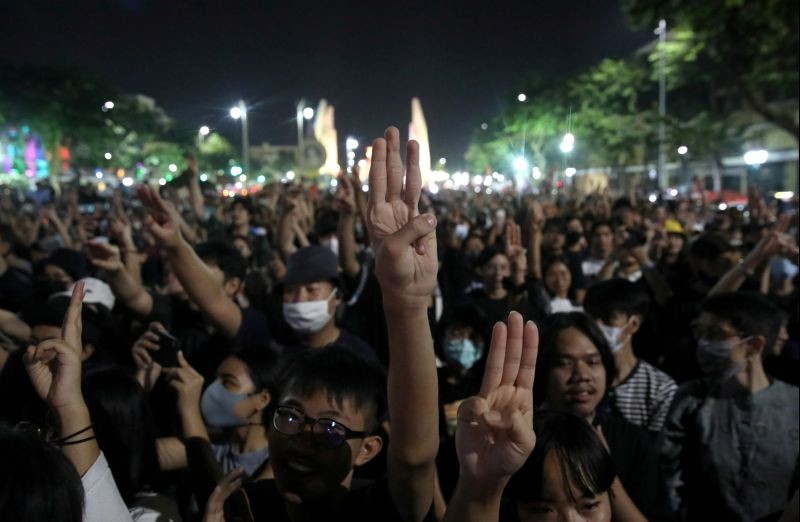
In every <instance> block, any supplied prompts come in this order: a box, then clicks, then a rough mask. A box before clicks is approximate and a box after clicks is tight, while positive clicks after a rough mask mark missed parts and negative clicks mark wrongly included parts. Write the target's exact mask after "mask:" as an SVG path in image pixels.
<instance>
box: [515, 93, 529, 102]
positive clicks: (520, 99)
mask: <svg viewBox="0 0 800 522" xmlns="http://www.w3.org/2000/svg"><path fill="white" fill-rule="evenodd" d="M527 99H528V96H527V95H526V94H525V93H524V92H521V93H519V94H517V101H518V102H520V103H524V102H525V101H526V100H527Z"/></svg>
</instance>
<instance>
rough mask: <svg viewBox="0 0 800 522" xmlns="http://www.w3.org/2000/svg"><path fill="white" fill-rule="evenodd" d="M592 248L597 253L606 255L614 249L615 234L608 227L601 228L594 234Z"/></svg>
mask: <svg viewBox="0 0 800 522" xmlns="http://www.w3.org/2000/svg"><path fill="white" fill-rule="evenodd" d="M592 248H593V249H594V251H595V252H596V253H599V254H601V255H605V254H608V253H610V252H611V251H612V250H613V249H614V234H612V233H611V228H610V227H608V226H605V225H603V226H599V227H597V229H596V230H595V231H594V234H592Z"/></svg>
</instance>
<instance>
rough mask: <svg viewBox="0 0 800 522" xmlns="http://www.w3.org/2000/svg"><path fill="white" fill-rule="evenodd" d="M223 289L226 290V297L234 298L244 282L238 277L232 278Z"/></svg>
mask: <svg viewBox="0 0 800 522" xmlns="http://www.w3.org/2000/svg"><path fill="white" fill-rule="evenodd" d="M222 286H223V289H224V290H225V295H227V296H231V297H232V296H234V295H236V292H238V291H239V288H241V286H242V280H241V279H239V278H238V277H231V278H230V279H228V280H227V281H225V283H224V284H223V285H222Z"/></svg>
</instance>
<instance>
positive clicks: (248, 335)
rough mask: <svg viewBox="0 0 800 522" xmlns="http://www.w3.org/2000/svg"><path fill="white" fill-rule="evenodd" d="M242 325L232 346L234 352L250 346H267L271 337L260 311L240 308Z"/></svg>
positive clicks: (264, 317)
mask: <svg viewBox="0 0 800 522" xmlns="http://www.w3.org/2000/svg"><path fill="white" fill-rule="evenodd" d="M241 310H242V324H241V325H240V326H239V331H238V332H237V333H236V337H234V338H233V345H234V347H235V349H236V350H241V349H243V348H247V347H250V346H269V344H270V341H271V340H272V337H271V336H270V333H269V327H268V326H267V318H266V316H265V315H264V314H263V312H261V311H260V310H254V309H252V308H242V309H241Z"/></svg>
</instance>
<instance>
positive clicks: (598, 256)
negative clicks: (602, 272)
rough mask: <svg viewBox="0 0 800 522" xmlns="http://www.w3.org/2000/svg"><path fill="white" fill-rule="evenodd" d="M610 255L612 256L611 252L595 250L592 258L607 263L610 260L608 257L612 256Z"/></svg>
mask: <svg viewBox="0 0 800 522" xmlns="http://www.w3.org/2000/svg"><path fill="white" fill-rule="evenodd" d="M610 255H611V252H603V251H598V250H593V251H592V257H593V258H594V259H599V260H602V261H606V260H607V259H608V256H610Z"/></svg>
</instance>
